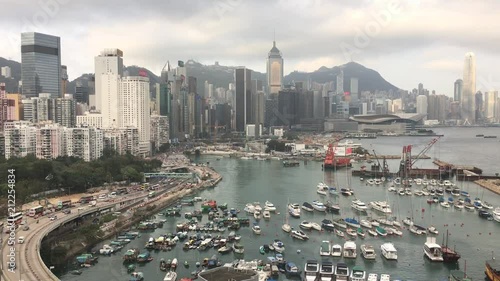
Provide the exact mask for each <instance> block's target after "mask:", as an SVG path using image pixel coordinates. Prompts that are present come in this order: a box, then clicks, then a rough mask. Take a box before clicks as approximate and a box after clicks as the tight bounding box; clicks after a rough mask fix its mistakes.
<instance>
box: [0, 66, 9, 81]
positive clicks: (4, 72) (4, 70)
mask: <svg viewBox="0 0 500 281" xmlns="http://www.w3.org/2000/svg"><path fill="white" fill-rule="evenodd" d="M0 73H1V75H2V76H3V77H5V78H10V77H11V75H12V72H11V69H10V67H8V66H3V67H2V68H1V70H0Z"/></svg>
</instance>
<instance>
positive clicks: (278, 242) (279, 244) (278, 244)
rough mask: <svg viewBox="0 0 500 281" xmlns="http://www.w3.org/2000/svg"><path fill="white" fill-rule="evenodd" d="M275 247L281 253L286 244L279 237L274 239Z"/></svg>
mask: <svg viewBox="0 0 500 281" xmlns="http://www.w3.org/2000/svg"><path fill="white" fill-rule="evenodd" d="M273 247H274V250H275V251H276V252H278V253H280V254H281V253H283V252H284V251H285V244H283V242H281V240H279V239H275V240H274V242H273Z"/></svg>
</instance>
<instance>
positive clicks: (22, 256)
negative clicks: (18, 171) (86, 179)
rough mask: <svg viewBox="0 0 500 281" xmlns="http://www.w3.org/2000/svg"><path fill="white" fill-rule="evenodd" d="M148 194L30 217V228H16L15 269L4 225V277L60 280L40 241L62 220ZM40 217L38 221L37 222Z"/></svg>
mask: <svg viewBox="0 0 500 281" xmlns="http://www.w3.org/2000/svg"><path fill="white" fill-rule="evenodd" d="M174 183H176V182H175V181H174V182H172V185H173V184H174ZM171 187H172V186H171V185H170V184H169V186H167V187H165V188H164V189H163V190H161V191H160V194H158V196H159V195H162V194H163V193H166V192H167V191H169V190H170V189H171ZM138 193H140V194H138ZM147 196H148V192H147V191H143V192H136V193H132V194H128V195H125V196H120V197H117V198H115V200H114V202H97V204H96V206H94V207H90V206H88V205H80V204H78V203H77V204H76V205H77V206H74V207H72V208H71V213H69V214H67V215H66V214H64V213H63V212H61V211H59V212H55V213H51V214H50V215H45V216H42V217H40V218H38V219H34V218H31V217H27V225H28V226H29V230H27V231H22V230H21V229H22V227H20V228H18V229H17V230H16V244H15V250H16V251H15V256H16V260H15V264H16V268H15V269H14V270H13V272H12V271H9V270H8V268H9V266H8V264H7V262H8V261H7V258H8V255H9V249H10V246H7V242H8V236H7V234H5V228H4V231H3V233H2V238H3V244H2V251H1V252H2V253H1V254H2V257H1V258H2V265H1V267H0V268H1V269H2V270H1V271H2V276H3V279H0V280H5V281H49V280H59V278H57V277H56V276H55V275H54V274H53V273H52V272H51V270H50V269H49V268H47V266H45V264H44V263H43V261H42V259H41V257H40V245H41V241H42V239H43V238H44V237H45V236H47V235H48V234H49V233H50V232H51V231H53V230H54V229H56V228H57V227H59V226H61V225H62V224H64V223H66V222H69V221H72V220H74V219H75V218H77V217H79V216H82V215H85V214H90V213H93V212H96V211H97V210H100V209H105V208H108V207H113V206H114V207H115V210H116V208H117V206H118V205H117V204H120V203H122V202H127V201H133V203H131V204H134V203H136V202H138V201H141V200H143V199H144V198H145V197H147ZM129 205H130V204H125V205H123V206H120V207H119V208H120V209H122V208H124V207H126V206H129ZM52 215H57V216H58V218H57V219H56V220H54V221H51V220H50V218H49V217H50V216H52ZM23 219H24V218H23ZM37 220H38V223H37V222H36V221H37ZM4 227H6V226H4ZM20 236H24V239H25V241H24V243H23V244H18V243H17V239H18V238H19V237H20ZM2 276H0V277H2Z"/></svg>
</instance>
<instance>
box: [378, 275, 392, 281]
mask: <svg viewBox="0 0 500 281" xmlns="http://www.w3.org/2000/svg"><path fill="white" fill-rule="evenodd" d="M380 281H391V276H390V275H389V274H380Z"/></svg>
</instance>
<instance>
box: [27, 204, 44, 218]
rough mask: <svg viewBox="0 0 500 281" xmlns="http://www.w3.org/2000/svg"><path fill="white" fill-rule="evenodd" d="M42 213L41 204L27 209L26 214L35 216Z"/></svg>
mask: <svg viewBox="0 0 500 281" xmlns="http://www.w3.org/2000/svg"><path fill="white" fill-rule="evenodd" d="M41 215H43V206H37V207H34V208H31V209H30V210H29V213H28V216H30V217H35V216H41Z"/></svg>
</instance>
